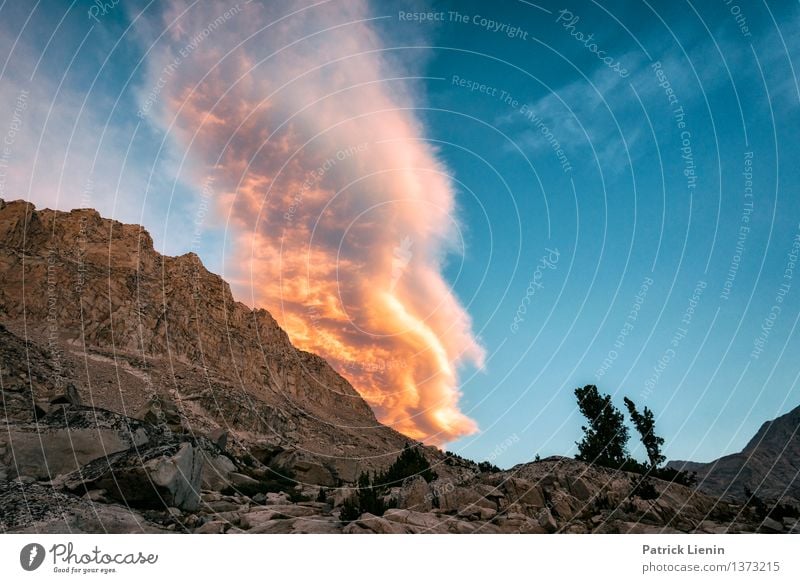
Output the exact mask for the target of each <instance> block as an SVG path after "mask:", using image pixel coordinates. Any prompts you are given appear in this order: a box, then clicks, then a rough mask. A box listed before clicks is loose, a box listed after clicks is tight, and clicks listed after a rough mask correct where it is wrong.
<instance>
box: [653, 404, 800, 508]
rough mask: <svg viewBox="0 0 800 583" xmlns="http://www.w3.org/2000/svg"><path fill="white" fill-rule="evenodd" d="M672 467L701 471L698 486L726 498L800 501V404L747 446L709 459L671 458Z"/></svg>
mask: <svg viewBox="0 0 800 583" xmlns="http://www.w3.org/2000/svg"><path fill="white" fill-rule="evenodd" d="M668 465H669V466H670V467H673V468H676V469H684V470H689V471H692V472H697V477H698V488H699V489H700V490H702V491H703V492H706V493H709V494H712V495H714V496H720V497H724V498H726V499H739V500H742V499H746V498H747V497H748V496H746V495H745V491H746V490H747V491H749V492H752V493H754V494H755V495H756V496H757V497H758V498H761V499H764V500H770V501H781V502H788V503H793V504H796V503H797V502H798V501H800V407H797V408H795V409H793V410H792V411H789V412H788V413H786V414H785V415H781V416H780V417H778V418H776V419H773V420H772V421H767V422H766V423H764V424H763V425H762V426H761V428H760V429H759V430H758V432H757V433H756V434H755V435H754V436H753V438H752V439H751V440H750V441H749V442H748V444H747V445H746V446H745V448H744V449H743V450H742V451H740V452H739V453H734V454H731V455H726V456H724V457H721V458H719V459H717V460H714V461H712V462H709V463H697V462H689V461H681V460H677V461H671V462H669V463H668Z"/></svg>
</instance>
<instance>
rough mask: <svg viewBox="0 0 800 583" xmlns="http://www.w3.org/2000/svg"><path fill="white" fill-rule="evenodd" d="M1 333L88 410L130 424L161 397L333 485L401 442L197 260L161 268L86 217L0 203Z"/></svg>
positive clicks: (197, 426)
mask: <svg viewBox="0 0 800 583" xmlns="http://www.w3.org/2000/svg"><path fill="white" fill-rule="evenodd" d="M0 323H4V324H5V325H6V327H7V329H8V330H7V333H10V334H15V335H16V336H17V337H18V338H20V339H25V340H27V342H28V343H31V342H32V343H34V344H35V345H37V346H39V347H41V348H42V349H43V350H46V351H47V352H48V354H49V357H48V358H46V359H44V360H45V361H49V362H45V364H46V365H47V366H49V367H50V368H52V369H54V371H51V375H50V377H51V380H52V377H53V375H54V374H55V375H56V377H63V378H61V379H60V380H59V382H58V384H73V385H74V386H75V387H76V389H77V392H78V393H79V395H80V397H81V399H82V400H83V402H84V403H89V402H91V404H92V405H93V406H95V407H101V408H105V409H110V410H113V411H118V412H127V413H129V414H130V413H131V412H134V411H138V410H140V409H141V408H142V407H144V406H146V404H147V403H148V402H149V401H151V400H152V399H168V400H171V401H174V402H175V403H176V404H177V406H178V409H179V410H180V415H181V418H182V423H183V424H184V426H185V427H187V428H188V429H190V430H191V429H193V430H195V431H199V432H203V431H212V430H213V429H214V428H215V427H221V428H223V429H227V430H230V431H231V432H232V434H233V435H234V436H236V437H238V438H240V439H242V440H244V441H248V440H249V442H248V443H247V444H246V445H248V446H253V447H256V448H261V450H260V451H262V454H263V455H264V456H267V455H273V454H275V452H279V453H280V454H281V456H282V459H283V460H284V461H286V460H287V459H288V460H289V461H294V460H295V459H300V458H307V457H310V458H313V459H314V460H315V461H319V462H320V463H322V465H324V466H325V467H326V468H327V470H328V471H330V472H331V473H332V476H333V478H342V479H346V480H349V479H353V478H354V476H355V475H356V473H357V472H358V471H360V469H367V468H370V467H378V466H384V465H386V464H387V463H389V462H390V461H391V460H392V459H394V457H395V456H396V454H397V452H398V451H399V450H400V449H401V448H402V447H403V444H404V443H405V442H406V441H407V439H406V438H405V437H404V436H402V435H400V434H399V433H397V432H395V431H393V430H391V429H389V428H387V427H385V426H383V425H381V424H379V423H378V422H377V421H376V419H375V416H374V414H373V413H372V411H371V409H370V408H369V406H368V405H367V404H366V402H365V401H364V400H363V399H362V398H361V397H360V396H359V394H358V393H357V392H356V391H355V390H354V389H353V387H352V386H351V385H350V384H349V383H348V382H347V381H346V380H345V379H344V378H342V377H341V376H340V375H339V374H337V373H336V372H335V371H334V370H333V369H332V368H331V367H330V366H329V365H328V364H327V363H326V362H325V361H324V360H323V359H321V358H319V357H317V356H315V355H313V354H309V353H307V352H303V351H301V350H298V349H296V348H295V347H294V346H292V344H291V342H290V341H289V338H288V337H287V335H286V333H285V332H284V331H283V330H282V329H281V328H280V327H279V326H278V324H277V323H276V321H275V320H274V319H273V318H272V316H271V315H270V314H269V313H268V312H266V311H265V310H252V309H250V308H248V307H247V306H245V305H244V304H242V303H239V302H236V301H234V299H233V296H232V294H231V291H230V286H229V285H228V284H227V283H226V282H225V281H224V280H223V279H222V278H220V277H219V276H217V275H214V274H213V273H210V272H209V271H208V270H206V269H205V268H204V267H203V265H202V263H201V262H200V260H199V258H198V257H197V256H196V255H195V254H192V253H189V254H186V255H182V256H180V257H165V256H163V255H161V254H160V253H158V252H156V251H155V250H154V248H153V241H152V238H151V237H150V235H149V234H148V233H147V231H145V230H144V229H143V228H142V227H139V226H136V225H125V224H122V223H119V222H117V221H112V220H108V219H104V218H101V217H100V215H99V214H98V213H97V212H96V211H93V210H89V209H85V210H75V211H72V212H59V211H52V210H47V209H45V210H36V209H35V208H34V206H33V205H31V204H29V203H25V202H21V201H16V202H9V203H0ZM56 369H57V370H56ZM51 384H52V382H51ZM49 390H51V391H52V390H55V389H54V388H53V387H50V389H49ZM39 398H40V399H42V398H44V396H43V395H39Z"/></svg>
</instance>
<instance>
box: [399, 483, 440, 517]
mask: <svg viewBox="0 0 800 583" xmlns="http://www.w3.org/2000/svg"><path fill="white" fill-rule="evenodd" d="M397 505H398V506H399V507H400V508H407V509H409V510H417V511H419V512H428V511H430V510H431V508H432V507H433V495H432V494H431V488H430V486H429V485H428V482H426V481H425V479H424V478H423V477H422V476H414V477H411V478H408V479H407V480H406V481H405V482H403V486H402V488H400V491H399V492H398V494H397Z"/></svg>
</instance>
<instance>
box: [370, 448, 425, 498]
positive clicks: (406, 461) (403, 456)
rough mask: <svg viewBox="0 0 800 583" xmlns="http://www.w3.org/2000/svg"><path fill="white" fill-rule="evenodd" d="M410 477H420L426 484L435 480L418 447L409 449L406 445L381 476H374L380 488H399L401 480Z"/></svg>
mask: <svg viewBox="0 0 800 583" xmlns="http://www.w3.org/2000/svg"><path fill="white" fill-rule="evenodd" d="M412 476H422V478H423V479H424V480H425V481H426V482H429V483H430V482H432V481H433V480H435V479H436V472H434V471H433V470H432V469H431V465H430V464H429V463H428V460H426V459H425V456H423V455H422V453H420V451H419V448H418V447H411V446H410V445H409V444H407V443H406V445H405V447H404V448H403V451H402V452H401V453H400V455H399V456H398V458H397V459H396V460H395V461H394V463H393V464H392V465H391V466H389V469H388V470H386V471H385V472H384V473H383V474H379V475H378V476H376V479H375V482H376V483H377V484H379V485H380V486H384V487H385V486H399V485H400V484H402V483H403V480H405V479H406V478H410V477H412Z"/></svg>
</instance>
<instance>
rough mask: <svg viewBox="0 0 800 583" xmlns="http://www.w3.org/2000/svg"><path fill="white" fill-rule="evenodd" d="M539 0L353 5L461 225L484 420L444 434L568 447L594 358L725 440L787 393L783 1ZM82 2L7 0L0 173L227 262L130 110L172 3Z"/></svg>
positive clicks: (448, 270) (793, 198)
mask: <svg viewBox="0 0 800 583" xmlns="http://www.w3.org/2000/svg"><path fill="white" fill-rule="evenodd" d="M228 4H229V5H230V6H234V3H233V2H230V3H228ZM536 4H538V7H536V6H534V5H532V4H531V3H529V2H513V1H508V2H498V3H490V4H487V3H485V2H477V1H476V2H457V3H456V2H413V3H408V2H404V3H394V2H380V3H377V2H374V3H372V4H371V5H369V7H368V8H369V14H370V16H371V17H374V18H376V20H374V21H370V24H369V26H370V27H371V28H372V31H373V32H374V34H375V35H376V38H378V39H379V42H380V43H382V47H383V51H382V54H383V58H384V59H385V63H389V64H390V65H391V67H392V70H393V71H399V72H401V73H402V74H403V76H406V77H413V79H406V80H405V81H404V82H403V84H402V85H396V84H388V83H387V86H389V87H390V88H391V91H394V90H395V89H396V90H397V94H398V95H399V96H398V97H397V99H398V100H399V101H401V102H402V103H404V104H407V105H408V107H409V108H410V109H411V110H412V111H413V115H414V117H415V119H416V120H417V122H418V124H419V135H420V139H421V140H423V141H425V142H426V143H427V144H429V146H430V148H431V151H433V152H435V156H436V158H437V159H438V160H439V161H440V162H441V163H442V165H443V167H444V168H446V169H447V172H448V173H449V175H450V176H451V181H452V185H453V191H454V193H455V213H454V214H455V217H456V218H457V219H458V237H457V240H458V241H459V244H461V242H463V246H462V247H461V248H458V247H459V245H456V247H457V248H456V249H454V250H451V251H454V252H450V253H449V254H448V255H447V257H446V261H444V263H443V264H442V276H443V279H444V281H445V282H446V284H447V285H448V286H449V287H450V288H451V289H452V292H453V294H454V296H455V297H456V298H457V299H458V301H459V302H460V305H461V306H462V307H463V309H464V311H465V312H466V313H467V314H468V316H469V317H471V320H472V331H473V334H474V335H475V337H476V338H477V339H478V341H479V343H480V345H481V346H482V347H483V349H484V350H485V354H486V357H485V365H484V367H483V368H479V367H476V366H475V365H474V364H470V363H469V362H464V363H462V364H461V366H460V369H459V386H458V389H459V390H460V392H461V393H462V396H461V399H460V410H461V412H462V413H464V414H465V415H467V416H468V417H470V418H472V419H473V420H474V421H475V422H476V423H477V426H478V427H479V430H478V431H477V432H476V433H474V434H472V435H468V436H466V437H462V438H461V439H459V440H457V441H455V442H454V443H451V444H449V445H448V449H451V450H454V451H458V452H460V453H462V454H463V455H465V456H468V457H471V458H475V459H485V458H490V459H492V461H493V462H494V463H496V464H497V465H500V466H510V465H513V464H515V463H519V462H523V461H526V460H529V459H531V458H532V457H533V456H534V455H535V454H537V453H538V454H540V455H542V456H546V455H551V454H561V455H571V454H573V453H574V451H575V448H574V442H575V441H576V440H577V439H579V437H580V425H581V423H582V419H580V418H579V415H578V412H577V409H576V407H575V400H574V395H573V390H574V388H575V387H577V386H583V385H585V384H590V383H593V384H597V385H598V386H599V388H600V389H601V391H603V392H608V393H611V394H612V395H614V396H615V401H616V402H617V404H618V405H620V406H621V405H622V397H623V396H629V397H631V398H632V399H633V400H634V401H636V402H637V403H638V404H640V405H642V406H643V405H647V406H648V407H650V408H652V409H653V411H654V412H655V413H656V416H657V424H658V428H659V431H660V433H661V434H662V435H663V436H664V437H665V438H666V455H667V456H668V458H672V459H676V458H680V459H693V460H697V461H706V460H709V459H712V458H715V457H718V456H720V455H723V454H726V453H730V452H733V451H738V450H739V449H741V448H742V447H743V446H744V445H745V443H746V442H747V440H748V439H749V438H750V437H751V436H752V435H753V434H754V433H755V432H756V430H757V429H758V427H759V426H760V425H761V423H763V422H764V421H765V420H767V419H770V418H773V417H775V416H777V415H780V414H782V413H785V412H787V411H788V410H790V409H792V408H794V407H796V406H797V405H798V404H800V387H798V375H799V374H800V360H798V359H797V357H796V355H797V354H798V352H800V342H799V341H798V338H797V333H796V330H797V321H798V317H799V316H800V310H798V308H799V307H800V300H799V298H800V281H798V278H799V277H800V274H798V273H796V272H792V271H791V268H792V265H791V262H792V261H793V259H792V257H793V255H792V254H793V253H796V250H797V247H793V244H794V243H795V241H796V237H797V236H798V234H799V233H800V197H798V192H800V174H799V173H800V171H799V170H798V165H797V164H796V163H795V160H797V157H798V139H797V134H798V128H800V125H798V122H799V121H800V120H798V111H800V109H799V108H798V107H797V106H798V102H800V88H798V80H797V76H796V69H797V67H800V46H799V45H798V36H797V34H796V32H797V30H798V22H799V21H798V17H799V16H800V15H798V8H797V6H796V5H792V4H790V3H785V4H784V3H780V5H773V6H769V7H767V5H766V4H752V5H751V4H750V3H748V4H747V5H745V4H744V3H741V4H739V5H737V4H736V3H735V2H731V3H727V2H725V1H720V2H713V3H696V4H688V3H659V5H658V6H656V5H648V4H647V3H642V4H640V5H637V6H632V5H631V3H628V2H602V3H594V2H573V3H570V4H568V5H564V4H561V3H551V2H539V3H536ZM91 6H92V4H91V3H89V2H76V3H74V4H73V5H72V6H71V7H69V6H68V5H67V4H66V3H62V2H40V3H38V4H37V5H36V6H35V9H32V8H31V7H30V6H28V5H27V4H22V3H14V2H7V3H4V4H3V5H2V7H0V20H2V24H0V33H1V34H0V48H1V49H2V51H1V52H0V55H6V56H7V57H8V59H7V61H6V64H5V67H4V69H3V74H2V77H3V80H4V85H5V87H4V89H3V90H1V91H0V95H2V98H3V100H4V102H6V103H12V104H13V103H14V101H15V99H16V97H18V96H19V94H20V92H21V91H23V92H24V91H29V92H30V95H31V97H30V100H29V104H28V107H27V111H26V115H27V117H26V118H25V123H27V128H28V133H26V134H24V135H21V136H20V137H19V138H18V140H17V141H16V143H15V149H14V151H13V152H12V158H11V161H12V162H14V163H16V164H17V165H22V166H26V167H29V169H30V170H31V173H30V175H29V174H25V175H24V176H22V178H18V179H16V181H15V179H14V178H13V177H12V178H9V179H8V180H7V181H6V182H4V183H3V185H4V189H5V190H6V191H8V190H10V189H11V187H12V186H13V187H15V188H16V192H18V193H19V195H18V196H12V195H11V194H10V193H8V194H4V195H3V196H4V197H5V198H18V197H22V198H30V199H31V200H34V201H35V202H36V203H37V204H39V205H42V206H51V207H53V206H55V207H59V208H71V207H74V206H86V205H84V204H81V203H82V202H86V201H88V202H89V204H90V206H94V207H96V208H98V209H99V210H101V212H103V214H105V215H107V216H114V217H116V218H119V219H121V220H125V221H128V222H141V223H143V224H145V226H147V227H148V229H149V230H150V232H151V233H152V234H153V236H154V238H155V240H156V243H157V247H158V248H159V249H161V250H163V251H165V252H167V253H170V254H177V253H182V252H185V251H189V250H194V251H196V252H198V253H199V254H200V255H201V256H202V257H203V259H204V262H205V263H206V265H208V266H209V268H210V269H212V270H214V271H216V272H219V273H223V274H225V275H226V276H227V275H228V274H229V273H230V276H231V277H234V278H235V276H236V274H235V270H232V269H231V265H230V264H231V257H232V253H233V251H232V250H231V248H230V246H231V245H232V243H231V236H230V230H229V228H228V227H226V224H225V222H224V221H217V222H215V221H213V220H211V219H209V220H208V221H207V223H208V224H204V225H203V227H202V229H201V233H200V235H201V236H200V237H199V238H194V237H193V236H192V233H193V230H194V228H195V227H194V218H195V217H196V216H197V212H198V205H199V204H200V203H199V202H198V191H199V184H198V182H197V180H194V181H193V180H192V179H191V178H190V176H189V175H191V174H192V173H193V171H194V166H195V165H198V166H199V163H198V162H197V159H198V156H196V155H195V156H193V155H192V154H193V151H192V148H191V147H186V146H183V147H182V146H180V145H176V140H175V139H174V136H173V134H174V130H173V129H171V128H170V127H169V124H165V123H163V119H159V118H158V117H157V115H156V114H155V113H153V114H152V115H146V116H144V118H140V117H137V115H136V112H137V110H138V111H141V107H142V103H143V101H144V99H145V97H144V96H145V95H146V94H147V92H148V91H149V90H150V89H149V88H152V87H153V83H152V80H153V78H154V77H153V70H154V68H155V69H158V67H157V66H156V65H155V64H154V63H156V62H157V63H158V66H161V65H162V63H163V62H164V61H163V58H164V55H170V54H171V55H174V54H175V53H174V51H172V52H170V51H169V50H167V51H164V50H162V49H163V48H164V47H163V45H164V43H165V42H166V41H165V38H166V37H162V36H160V34H161V32H163V28H160V27H159V26H158V25H157V24H154V23H156V22H160V21H163V19H164V16H163V15H161V14H159V10H158V9H157V8H156V7H154V6H149V5H148V4H147V3H144V2H141V3H132V2H131V3H120V4H119V5H117V6H115V7H113V8H112V9H110V10H109V12H108V14H106V15H102V16H98V20H97V21H93V20H92V19H90V18H88V17H87V11H88V10H89V9H90V7H91ZM186 6H187V10H192V5H191V3H187V4H186ZM220 6H221V7H222V8H224V7H225V6H226V4H225V3H220ZM292 6H295V5H293V4H291V3H280V8H279V10H283V11H285V12H287V13H288V11H289V10H290V8H292ZM140 9H141V10H143V16H139V10H140ZM563 10H566V11H568V12H569V14H567V13H566V12H561V11H563ZM176 12H180V11H176ZM218 12H219V11H218ZM401 12H403V13H409V14H414V13H422V14H433V15H439V16H435V18H438V20H432V19H430V18H428V17H426V19H425V20H424V21H421V22H420V21H419V18H416V19H415V18H411V17H401V16H400V13H401ZM453 12H458V13H459V15H460V16H459V17H458V18H456V17H454V16H453V14H452V13H453ZM737 15H738V16H739V17H740V18H739V19H738V22H737V18H736V17H737ZM29 17H30V18H29ZM379 17H386V18H379ZM576 18H577V20H575V19H576ZM133 22H135V25H133V26H132V24H131V23H133ZM494 23H496V24H494ZM238 26H240V23H238V22H237V21H236V20H235V18H232V19H231V21H230V22H226V23H224V24H223V25H221V28H222V27H228V32H230V33H231V34H233V33H235V32H236V27H238ZM742 26H746V27H747V28H746V29H744V28H742ZM514 27H516V28H514ZM185 28H186V29H187V30H188V32H187V31H183V33H184V34H188V35H189V36H190V37H191V29H190V28H191V27H190V24H189V23H187V24H186V27H185ZM219 34H220V35H221V34H222V32H220V33H219ZM588 35H593V36H592V39H591V41H586V38H587V37H588ZM167 36H168V35H167ZM242 36H243V35H242ZM217 38H219V37H217ZM222 44H223V43H220V45H222ZM216 45H217V43H216V41H213V40H211V41H208V44H205V45H203V46H200V47H199V48H198V49H197V54H195V55H192V56H191V57H190V58H189V59H187V62H189V61H190V60H191V59H194V60H197V59H199V58H200V54H201V53H202V54H203V55H205V54H206V53H209V52H213V51H215V50H217V46H216ZM12 47H13V51H12ZM167 48H169V47H167ZM173 48H174V45H173ZM600 52H602V58H607V60H608V61H609V64H607V63H606V62H604V61H603V60H602V59H601V55H599V54H598V53H600ZM156 54H159V55H160V57H161V58H162V61H156V59H155V56H154V55H156ZM167 62H168V60H167ZM192 62H194V61H192ZM385 63H384V65H385ZM268 67H269V65H267V71H268V72H269V68H268ZM614 67H616V69H617V70H615V68H614ZM187 68H188V67H187ZM620 70H622V71H624V75H622V74H620ZM182 73H183V72H182ZM156 77H157V75H156ZM178 80H179V78H178V77H176V78H175V79H171V80H169V83H170V84H172V85H175V84H176V83H177V82H178ZM180 80H181V81H183V78H180ZM323 81H325V79H324V78H323ZM331 82H333V81H331ZM174 89H175V88H174V87H170V88H169V90H174ZM668 89H669V91H668ZM165 91H167V90H166V89H165ZM161 97H163V96H161ZM162 100H163V99H162ZM6 109H7V113H6V114H5V116H4V117H8V118H9V120H10V119H11V116H12V112H11V111H10V110H9V108H8V107H7V108H6ZM4 125H7V124H6V123H4ZM389 137H391V136H389ZM23 160H24V162H22V163H21V161H23ZM745 172H749V174H748V175H747V176H746V175H745ZM31 176H32V178H31ZM90 178H91V180H92V187H91V188H89V189H87V187H86V184H87V180H89V179H90ZM87 192H88V194H87ZM750 194H751V196H750ZM82 195H83V198H82ZM210 214H213V213H210ZM443 228H444V227H443ZM737 245H738V246H737ZM787 269H789V271H787ZM731 273H734V275H733V276H731V275H730V274H731ZM726 281H727V282H728V283H727V285H728V287H727V288H726V287H725V286H726ZM532 282H533V283H534V285H532ZM781 286H784V287H783V288H782V287H781ZM787 286H788V287H787ZM725 290H727V291H725ZM423 299H424V298H423ZM521 306H524V307H522V308H521ZM776 308H777V309H776ZM522 310H524V313H522ZM632 313H633V314H635V317H634V316H633V315H632ZM515 318H516V323H515ZM757 346H760V347H761V348H762V350H760V351H756V352H754V348H756V347H757ZM604 361H605V363H606V364H605V365H604ZM659 363H661V364H659Z"/></svg>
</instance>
